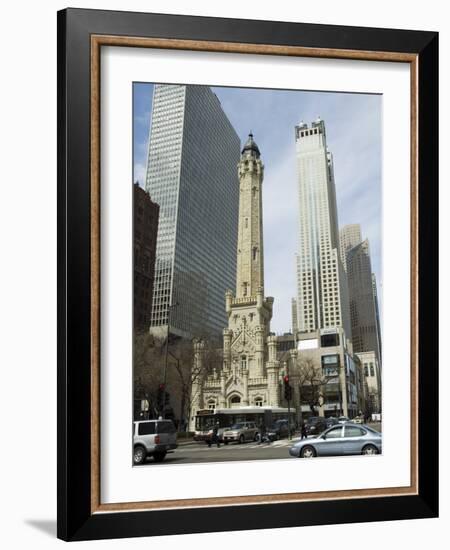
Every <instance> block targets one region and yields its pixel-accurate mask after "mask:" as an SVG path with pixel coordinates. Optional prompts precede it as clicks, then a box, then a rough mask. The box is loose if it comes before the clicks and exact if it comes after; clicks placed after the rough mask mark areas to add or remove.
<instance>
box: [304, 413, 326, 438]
mask: <svg viewBox="0 0 450 550" xmlns="http://www.w3.org/2000/svg"><path fill="white" fill-rule="evenodd" d="M327 427H328V426H327V419H326V418H324V417H323V416H310V417H309V418H308V420H307V421H306V435H308V436H309V435H318V434H320V433H322V432H323V431H324V430H326V429H327Z"/></svg>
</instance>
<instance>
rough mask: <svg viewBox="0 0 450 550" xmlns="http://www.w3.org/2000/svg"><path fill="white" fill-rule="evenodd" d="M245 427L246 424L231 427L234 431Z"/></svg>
mask: <svg viewBox="0 0 450 550" xmlns="http://www.w3.org/2000/svg"><path fill="white" fill-rule="evenodd" d="M243 426H244V424H233V425H232V426H231V429H232V430H240V429H241V428H242V427H243Z"/></svg>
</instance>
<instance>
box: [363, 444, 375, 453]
mask: <svg viewBox="0 0 450 550" xmlns="http://www.w3.org/2000/svg"><path fill="white" fill-rule="evenodd" d="M361 454H362V455H377V454H378V449H377V448H376V447H375V445H366V446H365V447H364V448H363V450H362V451H361Z"/></svg>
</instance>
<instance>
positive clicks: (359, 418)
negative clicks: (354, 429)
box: [352, 414, 364, 424]
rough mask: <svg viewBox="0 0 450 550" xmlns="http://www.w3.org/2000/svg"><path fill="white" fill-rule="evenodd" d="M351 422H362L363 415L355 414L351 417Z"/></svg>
mask: <svg viewBox="0 0 450 550" xmlns="http://www.w3.org/2000/svg"><path fill="white" fill-rule="evenodd" d="M352 422H353V423H354V424H364V416H363V415H362V414H359V415H358V416H355V418H353V420H352Z"/></svg>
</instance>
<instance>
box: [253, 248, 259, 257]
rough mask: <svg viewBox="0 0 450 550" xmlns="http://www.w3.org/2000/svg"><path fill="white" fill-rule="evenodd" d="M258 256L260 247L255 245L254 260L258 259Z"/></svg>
mask: <svg viewBox="0 0 450 550" xmlns="http://www.w3.org/2000/svg"><path fill="white" fill-rule="evenodd" d="M257 257H258V248H257V247H256V246H254V247H253V260H256V259H257Z"/></svg>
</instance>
